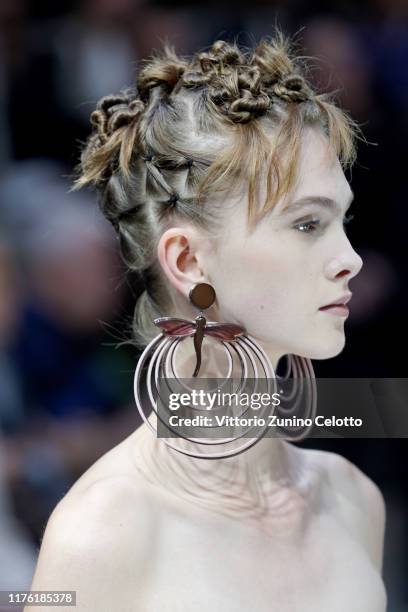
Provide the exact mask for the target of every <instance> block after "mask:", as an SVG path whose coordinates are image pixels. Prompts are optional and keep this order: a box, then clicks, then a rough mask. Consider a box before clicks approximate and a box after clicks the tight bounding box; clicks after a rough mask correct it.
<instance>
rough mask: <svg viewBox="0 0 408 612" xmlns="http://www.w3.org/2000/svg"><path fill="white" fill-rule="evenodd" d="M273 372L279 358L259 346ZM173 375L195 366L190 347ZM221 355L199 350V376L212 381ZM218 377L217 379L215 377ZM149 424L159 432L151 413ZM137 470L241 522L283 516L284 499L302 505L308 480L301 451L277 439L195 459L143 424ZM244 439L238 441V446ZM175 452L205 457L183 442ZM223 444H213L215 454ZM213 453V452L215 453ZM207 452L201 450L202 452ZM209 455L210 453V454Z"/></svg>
mask: <svg viewBox="0 0 408 612" xmlns="http://www.w3.org/2000/svg"><path fill="white" fill-rule="evenodd" d="M263 348H264V350H265V352H266V353H267V355H268V357H269V359H270V361H271V364H272V366H273V368H274V370H275V371H276V367H277V364H278V360H279V358H280V356H281V354H278V353H276V352H275V353H274V352H273V350H271V348H270V347H266V346H265V345H263ZM179 349H180V351H178V353H177V355H178V357H177V363H176V370H177V374H178V376H179V377H180V378H183V377H185V378H190V377H191V376H192V374H191V373H192V371H193V369H194V365H195V352H194V348H193V346H192V343H188V342H183V343H181V344H180V345H179ZM223 360H225V355H221V354H220V353H219V354H218V355H217V352H216V351H213V353H212V357H211V359H207V358H206V355H205V351H203V361H202V370H200V373H199V377H207V378H212V377H214V378H216V377H217V375H218V376H219V375H220V374H219V372H220V367H221V366H220V364H221V363H223ZM217 373H218V374H217ZM149 421H150V422H151V424H152V425H153V427H154V428H155V429H156V430H157V418H156V416H155V414H154V413H152V414H151V415H150V417H149ZM136 439H137V444H135V446H136V447H137V448H136V452H137V454H138V459H137V467H138V469H139V471H142V472H143V475H144V476H145V477H146V478H147V479H148V480H150V481H151V482H152V483H153V484H155V485H158V486H160V487H165V488H166V489H169V490H170V491H171V492H173V493H174V494H176V495H177V496H178V497H179V498H182V499H184V500H188V501H191V502H194V503H195V504H196V505H199V506H202V507H204V508H206V509H207V510H214V511H217V512H222V513H224V514H226V515H229V516H236V517H240V518H242V517H243V516H247V517H257V519H259V517H260V516H262V514H263V513H265V512H266V510H267V511H268V514H270V511H271V508H273V509H274V511H275V512H278V513H279V511H282V512H283V511H284V510H285V512H287V509H288V500H290V501H291V502H292V501H293V500H294V499H296V501H297V503H296V506H298V505H299V502H300V503H301V505H302V507H303V505H304V498H305V491H306V488H307V486H308V485H307V481H306V478H305V473H304V466H303V461H302V460H301V451H300V450H299V449H297V448H296V447H294V446H292V445H291V444H289V443H287V442H285V441H284V440H282V439H280V438H267V437H264V438H262V439H260V440H259V441H257V442H256V443H255V444H254V445H253V446H251V447H250V448H248V449H247V450H246V451H244V452H242V453H240V454H238V455H234V456H232V457H226V458H221V459H203V458H195V457H191V456H188V455H186V454H182V453H180V452H178V451H176V450H174V449H172V448H170V447H169V446H168V445H167V444H166V443H165V442H164V441H163V440H161V439H159V438H157V437H155V436H154V435H153V434H152V432H151V431H150V430H149V429H148V427H147V425H145V424H144V425H142V427H140V428H139V430H138V431H137V432H136ZM243 440H248V438H245V439H241V440H240V441H239V442H240V444H242V442H243ZM169 441H170V442H171V443H173V444H174V443H175V444H176V446H177V447H178V448H182V449H184V450H190V451H193V452H194V451H197V450H198V451H199V452H203V446H202V445H198V444H197V443H193V442H189V441H186V440H184V439H174V438H169ZM220 447H221V448H222V445H219V446H218V445H217V450H219V448H220ZM214 450H215V449H214ZM204 451H205V447H204ZM210 452H211V451H210Z"/></svg>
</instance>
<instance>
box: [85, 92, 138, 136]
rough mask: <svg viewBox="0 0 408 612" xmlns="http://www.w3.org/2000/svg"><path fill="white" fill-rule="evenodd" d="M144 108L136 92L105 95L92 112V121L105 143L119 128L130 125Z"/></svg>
mask: <svg viewBox="0 0 408 612" xmlns="http://www.w3.org/2000/svg"><path fill="white" fill-rule="evenodd" d="M143 110H144V104H143V102H142V100H140V99H139V98H137V97H136V96H135V94H126V93H124V94H121V95H112V96H105V97H104V98H102V99H101V100H99V102H98V104H97V107H96V110H94V111H93V113H92V114H91V123H92V125H94V126H95V127H96V129H97V132H98V135H99V138H100V140H101V142H102V143H105V142H106V141H107V140H108V138H109V137H110V136H112V134H113V133H114V132H115V131H116V130H117V129H118V128H120V127H123V126H125V125H129V124H130V123H131V122H132V121H134V120H135V119H136V118H137V117H138V116H139V115H140V113H141V112H142V111H143Z"/></svg>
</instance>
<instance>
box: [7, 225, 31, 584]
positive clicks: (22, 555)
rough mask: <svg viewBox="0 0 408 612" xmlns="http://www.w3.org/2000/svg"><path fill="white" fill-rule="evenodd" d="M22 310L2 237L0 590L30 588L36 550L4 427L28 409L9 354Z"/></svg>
mask: <svg viewBox="0 0 408 612" xmlns="http://www.w3.org/2000/svg"><path fill="white" fill-rule="evenodd" d="M20 310H21V287H20V286H19V278H18V274H17V266H16V264H15V261H14V254H13V250H12V248H11V246H10V244H9V241H8V240H7V239H6V237H5V236H4V235H3V236H0V568H1V569H0V590H8V589H28V588H29V586H30V583H31V580H32V576H33V573H34V567H35V559H36V555H37V552H36V549H35V547H34V544H33V542H32V540H31V538H30V534H29V532H28V530H27V529H26V528H24V527H23V525H22V523H21V522H19V521H18V520H17V519H16V518H15V516H14V508H13V504H12V497H11V495H10V491H9V481H8V457H7V451H6V447H5V446H3V443H4V439H3V436H4V430H7V431H8V432H11V431H15V430H16V429H17V428H18V427H19V426H21V423H22V420H23V418H24V408H23V402H22V396H21V393H20V385H19V383H20V381H19V378H18V376H17V374H16V371H15V368H14V367H13V362H12V360H11V359H10V356H9V347H10V345H11V344H12V343H13V341H14V337H15V334H16V328H17V325H18V319H19V316H20Z"/></svg>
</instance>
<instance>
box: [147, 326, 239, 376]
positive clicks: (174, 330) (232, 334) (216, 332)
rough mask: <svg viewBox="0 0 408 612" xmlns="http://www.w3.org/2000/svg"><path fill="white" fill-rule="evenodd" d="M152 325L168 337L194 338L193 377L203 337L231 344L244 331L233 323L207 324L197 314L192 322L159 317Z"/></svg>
mask: <svg viewBox="0 0 408 612" xmlns="http://www.w3.org/2000/svg"><path fill="white" fill-rule="evenodd" d="M154 324H155V325H157V326H158V327H161V328H162V329H163V332H164V333H165V334H166V335H168V336H178V337H183V336H194V349H195V352H196V357H197V362H196V367H195V369H194V372H193V377H196V376H197V375H198V372H199V370H200V367H201V347H202V343H203V339H204V336H213V337H215V338H218V339H219V340H225V341H227V342H231V341H232V340H235V338H237V337H238V336H242V335H243V334H244V333H245V330H244V329H243V328H242V327H240V326H239V325H235V324H234V323H213V322H209V323H207V320H206V318H205V317H204V315H202V314H199V315H197V316H196V318H195V319H194V321H187V320H186V319H178V318H175V317H160V318H158V319H155V320H154Z"/></svg>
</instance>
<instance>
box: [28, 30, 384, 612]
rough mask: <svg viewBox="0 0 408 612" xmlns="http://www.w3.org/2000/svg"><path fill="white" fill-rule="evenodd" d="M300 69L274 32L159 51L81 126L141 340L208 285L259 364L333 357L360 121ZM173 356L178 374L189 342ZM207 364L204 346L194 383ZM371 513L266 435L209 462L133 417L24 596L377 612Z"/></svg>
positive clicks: (321, 462) (54, 528) (221, 315)
mask: <svg viewBox="0 0 408 612" xmlns="http://www.w3.org/2000/svg"><path fill="white" fill-rule="evenodd" d="M302 73H303V70H302V65H301V62H300V58H297V57H296V56H294V55H293V53H292V50H291V49H290V46H289V44H288V41H287V40H286V39H285V38H284V37H283V36H282V35H281V34H280V33H279V32H278V33H277V34H276V36H275V37H274V39H272V40H270V41H263V42H262V43H260V44H259V45H258V47H257V48H256V50H255V51H254V52H253V53H251V54H250V53H244V52H243V51H241V50H240V49H239V48H238V47H237V46H236V45H230V44H227V43H225V42H223V41H217V42H216V43H214V45H213V46H212V48H211V49H210V51H209V52H208V53H201V54H198V55H197V56H195V57H194V58H192V59H191V60H187V59H182V58H179V57H177V56H176V54H175V53H174V52H173V51H172V50H170V49H166V48H165V49H164V51H163V52H162V54H161V55H159V56H156V57H155V58H153V59H152V60H150V61H148V62H146V63H145V65H144V67H143V69H142V70H141V72H140V74H139V78H138V94H136V93H135V92H127V93H125V94H121V95H119V96H110V97H108V98H105V99H103V100H102V101H101V102H100V103H99V105H98V108H97V110H96V111H95V112H94V113H93V114H92V122H93V124H94V126H95V128H96V129H95V132H94V134H93V135H92V136H91V137H90V140H89V142H88V144H87V147H86V148H85V150H84V152H83V155H82V162H81V175H80V177H79V178H78V180H77V183H76V186H77V187H81V186H83V185H86V184H94V185H96V187H97V188H98V190H99V193H100V202H101V207H102V210H103V212H104V214H105V215H106V217H107V218H108V219H109V220H110V221H111V222H112V223H113V225H114V226H115V228H116V230H117V232H118V237H119V240H120V245H121V249H122V253H123V257H124V259H125V261H126V262H127V263H128V265H129V267H130V268H131V269H133V270H138V271H142V272H143V278H144V281H145V284H146V290H145V292H144V293H143V295H142V296H141V298H140V299H139V301H138V303H137V307H136V313H135V326H134V336H135V341H136V342H137V344H138V345H139V346H145V345H146V344H147V343H148V342H149V341H150V340H151V339H152V338H153V337H155V336H156V335H157V333H158V328H157V327H155V326H154V324H153V320H154V319H155V318H156V317H157V315H158V313H160V314H163V315H166V316H176V317H182V318H186V319H190V320H191V319H192V318H193V317H194V316H195V315H196V314H197V312H196V310H194V308H193V307H192V306H191V304H190V303H189V299H188V297H189V291H190V289H191V287H193V286H194V285H195V284H197V283H208V284H211V285H212V287H213V288H214V289H215V292H216V301H215V303H214V304H213V306H211V308H209V310H208V313H206V316H207V315H208V318H210V319H211V320H213V321H219V322H220V321H222V322H228V323H233V324H238V325H240V326H242V327H243V328H245V330H246V331H247V333H248V334H250V335H251V337H252V338H254V339H255V340H256V341H257V342H258V344H259V345H260V346H261V347H262V348H263V349H264V351H265V352H266V354H267V356H268V358H269V360H270V362H271V364H272V366H273V367H274V368H276V367H277V364H278V361H279V360H280V358H281V357H282V356H284V355H288V354H293V355H300V356H303V357H305V358H314V359H327V358H330V357H334V356H335V355H337V354H338V353H339V352H341V350H342V349H343V347H344V342H345V338H344V323H345V318H346V317H345V316H344V314H340V315H339V314H338V313H337V312H338V311H335V310H331V311H330V310H322V309H321V307H322V306H325V305H327V304H333V303H338V302H339V301H343V303H344V302H346V301H347V300H348V298H349V296H350V294H349V282H350V280H351V279H352V278H353V277H354V276H356V275H357V274H358V272H359V271H360V269H361V266H362V260H361V258H360V257H359V255H358V254H357V253H356V252H355V251H354V250H353V248H352V247H351V245H350V242H349V240H348V238H347V236H346V234H345V231H344V227H343V224H344V222H345V221H346V220H347V219H348V218H347V217H345V214H346V211H347V208H348V206H349V204H350V202H351V198H352V193H351V190H350V186H349V184H348V182H347V180H346V178H345V175H344V172H343V167H344V166H345V165H347V164H350V163H351V162H352V161H353V159H354V152H355V150H354V137H355V135H356V129H355V126H354V124H353V122H352V121H351V120H350V119H349V117H348V116H347V115H346V114H345V113H344V112H342V111H341V110H340V109H338V108H337V107H336V106H335V105H334V104H333V103H332V102H329V101H328V99H327V98H326V97H325V96H323V95H318V94H317V93H316V92H314V91H313V90H312V88H311V87H310V86H309V85H308V84H307V83H306V81H305V78H304V77H303V76H302ZM212 346H213V345H212ZM181 347H182V350H181V353H182V358H181V357H180V355H179V363H178V373H179V374H180V375H185V376H191V372H192V369H193V365H194V364H195V349H194V346H193V343H192V342H190V343H187V342H185V343H183V344H182V345H181ZM223 368H225V364H224V362H223V361H222V356H221V355H220V353H219V352H217V351H216V350H213V351H212V352H211V353H208V351H207V354H206V355H204V353H203V364H202V369H201V371H200V376H214V377H216V376H217V375H222V372H223ZM384 520H385V517H384V502H383V498H382V495H381V493H380V492H379V490H378V489H377V487H376V485H375V484H374V483H372V482H371V481H370V480H369V479H368V478H367V477H366V476H365V475H364V474H362V473H361V472H360V471H359V470H358V469H357V468H356V467H355V466H353V465H352V464H351V463H349V462H348V461H347V460H345V459H343V458H342V457H340V456H338V455H336V454H333V453H326V452H321V451H313V450H304V449H300V448H297V447H296V446H293V445H292V444H291V443H289V442H288V441H285V440H284V439H282V438H265V437H263V438H262V439H261V440H259V442H258V443H257V444H255V445H253V446H252V447H251V448H249V449H248V450H247V451H246V452H243V453H240V454H238V455H234V456H232V457H229V458H228V459H212V460H211V461H206V460H203V459H195V458H194V457H191V456H186V455H185V454H183V453H177V452H174V451H173V450H172V449H171V448H169V447H168V446H167V445H166V444H164V443H163V441H162V440H160V439H157V438H155V437H154V436H152V434H151V432H150V431H149V430H148V428H147V426H146V425H145V424H144V425H143V426H141V427H140V428H139V429H138V430H137V431H136V432H134V433H132V434H131V435H130V436H129V437H128V438H127V439H126V440H124V441H123V442H122V443H121V444H119V445H118V446H117V447H116V448H114V449H112V450H111V451H110V452H108V453H107V454H106V455H104V456H103V457H102V458H101V459H100V460H99V461H97V462H96V463H95V464H94V465H93V466H92V467H91V468H90V469H89V470H88V471H87V472H86V473H85V474H84V475H83V476H82V477H81V478H80V479H79V480H78V481H77V482H76V483H75V484H74V486H73V487H72V488H71V490H70V491H69V492H68V493H67V495H66V496H65V497H64V498H63V499H62V500H61V502H60V503H59V504H58V506H57V508H56V509H55V510H54V512H53V513H52V516H51V517H50V520H49V522H48V525H47V528H46V531H45V535H44V539H43V543H42V547H41V552H40V556H39V560H38V565H37V569H36V573H35V577H34V581H33V585H32V589H35V590H39V589H59V590H75V591H76V592H77V607H78V608H79V609H80V610H98V611H102V610H106V611H108V610H109V611H111V610H114V609H119V610H132V611H147V610H149V611H156V610H157V611H158V610H169V611H173V610H183V611H184V610H186V611H187V610H188V611H189V610H193V609H194V610H209V609H211V610H223V611H225V610H231V611H232V610H233V611H236V610H245V611H247V610H248V611H249V610H256V611H259V612H261V611H264V610H265V611H266V610H268V611H271V610H277V611H279V612H286V611H295V610H296V611H302V612H307V611H309V610H310V611H313V612H315V611H316V610H327V611H337V610H338V611H343V610H345V609H348V610H356V611H359V612H360V611H362V610H367V611H368V610H369V611H370V612H377V611H378V612H380V611H383V610H384V609H385V591H384V587H383V583H382V580H381V564H382V546H383V534H384ZM27 609H28V610H29V609H30V608H27ZM59 609H60V608H59Z"/></svg>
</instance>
